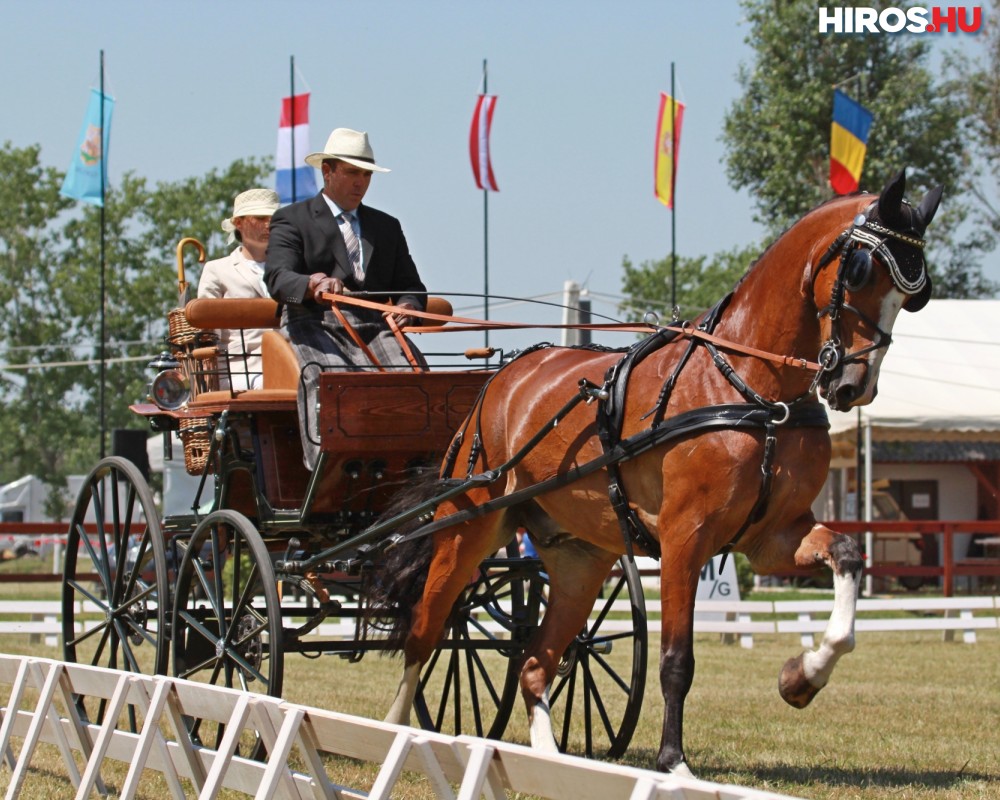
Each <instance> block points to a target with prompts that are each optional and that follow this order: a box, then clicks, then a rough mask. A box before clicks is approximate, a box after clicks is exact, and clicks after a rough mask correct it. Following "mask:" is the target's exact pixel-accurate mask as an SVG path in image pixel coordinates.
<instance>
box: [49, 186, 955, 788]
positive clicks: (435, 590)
mask: <svg viewBox="0 0 1000 800" xmlns="http://www.w3.org/2000/svg"><path fill="white" fill-rule="evenodd" d="M904 190H905V177H904V175H903V174H902V173H900V174H899V175H898V176H896V177H895V178H894V179H893V180H892V181H890V182H889V184H888V185H887V186H886V188H885V189H884V190H883V192H882V194H881V195H880V196H878V197H874V196H872V195H864V194H859V195H853V196H849V197H841V198H836V199H834V200H831V201H829V202H827V203H825V204H823V205H821V206H819V207H817V208H816V209H814V210H813V211H811V212H809V213H808V214H807V215H806V216H805V217H803V218H802V220H800V221H799V222H797V223H796V224H795V225H793V226H792V227H791V228H790V229H789V230H788V231H786V232H785V233H784V234H783V235H782V236H781V237H780V238H779V239H778V240H776V241H775V242H774V244H772V245H771V246H770V247H769V248H768V250H767V251H766V252H765V253H764V254H763V255H762V256H761V257H760V259H759V260H758V261H757V262H756V263H755V265H754V266H753V267H752V268H751V269H750V270H749V271H748V272H747V274H746V275H745V276H744V278H743V279H741V281H740V282H739V283H738V284H737V286H736V287H735V288H734V290H733V291H732V292H731V293H730V294H729V295H728V296H727V297H726V298H724V299H723V300H722V301H720V303H719V304H717V305H716V306H715V307H714V308H712V309H711V310H709V311H708V312H706V313H705V314H704V315H702V316H701V317H700V318H699V319H697V320H695V321H694V322H692V323H682V324H678V325H671V326H664V327H659V326H650V328H649V331H650V335H649V336H647V337H646V338H645V339H643V340H642V341H640V342H639V343H637V344H636V345H634V346H632V347H629V348H627V349H622V350H617V351H616V350H608V349H601V348H592V349H580V348H556V347H539V348H531V349H529V350H528V351H526V352H524V353H522V354H520V355H519V356H518V357H517V358H514V359H512V360H510V361H509V362H508V363H506V364H504V365H503V366H502V367H500V368H496V369H492V370H491V369H478V368H477V369H466V370H459V371H454V372H443V373H440V374H439V373H436V372H413V373H406V372H402V373H401V372H398V371H397V372H386V373H377V374H375V373H353V374H336V373H332V374H325V375H324V376H323V379H322V384H321V389H320V403H319V406H320V408H319V410H318V413H319V422H320V428H321V433H320V438H321V449H322V453H321V457H320V461H319V462H318V463H317V466H316V468H315V470H313V471H312V472H311V473H309V472H306V471H304V470H303V468H302V467H301V450H300V444H299V438H298V425H297V422H298V420H297V418H296V416H295V401H294V398H295V393H296V387H297V380H298V369H297V366H296V362H295V361H294V359H292V360H289V358H290V354H288V353H287V352H285V351H282V349H281V347H282V345H283V344H284V342H283V340H282V339H281V337H280V336H277V335H276V334H275V335H273V337H272V336H265V341H264V345H263V350H262V358H263V362H264V366H263V388H262V389H260V390H248V391H245V392H240V393H233V392H231V391H221V390H216V389H214V387H213V386H211V385H209V382H208V379H207V373H206V369H205V367H204V364H205V363H206V362H211V360H212V354H211V353H210V352H206V351H205V350H204V349H203V348H202V347H201V344H202V343H201V342H200V341H199V339H198V334H197V331H201V330H204V329H213V328H222V327H230V328H231V327H237V326H239V325H250V324H251V320H252V324H253V325H254V326H256V327H266V326H267V325H273V319H274V318H273V313H274V310H273V307H270V308H269V310H268V311H267V312H266V313H265V315H264V318H255V317H253V315H252V314H251V310H250V309H243V310H242V311H241V312H240V314H241V316H240V320H242V321H237V320H235V319H233V318H230V317H226V316H225V315H220V314H221V306H220V307H216V306H215V305H209V304H206V305H205V306H204V307H202V306H200V305H198V304H196V303H192V304H189V305H188V306H187V307H186V308H185V313H186V325H187V326H190V327H191V328H192V329H193V331H194V333H195V335H194V337H193V338H192V339H191V340H190V341H186V340H185V341H182V337H181V336H174V337H172V338H173V340H174V342H175V348H176V352H177V353H178V358H179V359H180V360H182V361H183V362H184V363H185V365H186V369H187V370H188V371H187V374H186V378H187V379H188V380H189V381H190V382H191V384H192V387H193V388H195V389H196V391H193V392H192V395H191V397H190V398H189V399H188V400H187V401H186V402H184V397H183V396H182V395H178V394H177V391H176V390H177V388H178V387H179V386H180V387H182V385H183V383H184V378H185V376H176V375H175V376H173V377H171V376H169V375H168V376H166V377H165V378H164V379H163V380H161V381H160V382H159V383H155V384H154V387H153V395H154V397H159V398H160V405H159V406H157V405H147V406H137V407H135V410H136V411H137V412H138V413H140V414H143V415H144V416H147V417H148V418H149V420H150V422H151V424H152V425H153V427H154V428H156V429H163V430H173V429H178V430H179V431H180V433H181V434H182V436H185V437H187V441H188V443H187V444H186V445H185V456H186V457H189V458H190V460H191V461H192V462H198V463H199V464H200V465H201V467H200V468H201V472H202V474H203V475H205V476H207V475H208V474H210V473H211V474H213V475H215V477H216V484H215V489H214V492H213V494H212V496H211V497H210V498H205V497H200V496H199V498H198V499H196V501H195V503H194V505H193V507H192V509H191V511H190V513H185V514H180V515H175V514H171V515H169V516H167V517H166V518H164V519H162V520H161V519H160V517H159V515H158V512H157V509H156V505H155V502H154V499H153V495H152V493H151V492H150V490H149V488H148V487H147V486H146V484H145V482H144V481H143V480H142V479H141V478H140V477H139V475H138V472H137V471H136V470H135V469H134V468H133V467H132V466H131V465H130V464H129V463H128V462H125V461H122V460H120V459H116V458H112V459H106V460H104V461H102V462H101V463H100V464H99V465H98V466H97V468H95V470H94V472H93V473H92V474H91V477H90V479H89V481H88V483H87V485H86V486H85V487H84V489H83V491H82V493H81V496H80V499H79V502H78V504H77V508H76V511H75V513H74V516H73V520H72V525H71V528H70V540H69V543H68V548H67V561H66V577H65V582H64V615H63V617H64V625H65V634H66V657H67V659H68V660H71V661H88V662H90V663H95V664H102V665H105V666H111V667H118V668H125V669H131V670H135V671H143V672H146V671H156V672H163V671H166V670H167V669H168V668H170V669H172V671H173V672H174V673H175V674H177V675H180V676H183V677H189V678H195V679H205V680H209V681H211V682H213V683H222V684H225V685H227V686H238V687H243V688H248V689H253V690H256V691H263V692H269V693H271V694H278V693H280V691H281V684H282V674H283V659H284V655H285V654H286V653H288V652H301V653H308V654H312V653H333V654H338V655H341V656H344V657H345V658H347V659H349V660H356V659H358V658H360V657H362V656H363V655H364V654H365V653H367V652H368V651H370V650H381V649H394V650H398V649H401V650H402V651H403V654H404V659H403V667H404V669H403V678H402V680H401V682H400V685H399V689H398V690H397V694H396V697H395V699H394V701H393V704H392V706H391V707H390V709H389V716H388V719H389V720H390V721H394V722H406V721H408V720H409V718H410V709H411V708H414V709H416V711H417V716H418V718H419V720H420V721H421V722H422V723H423V724H425V725H428V726H430V727H434V728H439V729H443V730H446V731H451V732H468V733H475V734H488V735H493V736H497V735H499V734H500V733H502V731H503V730H504V727H505V725H506V723H507V720H508V717H509V715H510V711H511V708H512V706H513V703H514V698H515V697H516V696H517V695H518V694H520V695H521V697H522V698H523V699H524V700H525V703H526V705H527V708H528V717H529V725H530V728H529V732H530V738H531V742H532V744H533V745H536V746H539V747H543V748H554V747H555V746H557V745H558V744H562V745H563V746H565V744H566V742H567V739H568V736H569V727H570V721H571V719H572V718H573V717H574V715H579V716H582V717H583V719H584V728H585V731H586V744H585V748H584V749H585V750H586V752H587V753H588V754H590V753H601V752H606V753H610V754H618V753H620V752H621V751H622V750H623V749H624V748H625V746H626V745H627V744H628V741H629V739H630V737H631V734H632V731H633V729H634V727H635V724H636V720H637V717H638V713H639V706H640V703H641V697H642V692H643V685H644V682H645V665H646V621H645V612H644V604H643V597H642V588H641V585H640V583H639V580H638V576H637V574H636V570H635V568H634V564H633V562H632V558H631V556H632V554H633V552H634V551H639V552H642V553H645V554H649V555H660V556H661V561H660V563H661V566H660V578H661V593H660V595H661V596H660V603H661V609H662V614H661V645H660V662H659V678H660V686H661V689H662V692H663V697H664V701H665V702H664V704H665V708H664V723H663V736H662V740H661V743H660V750H659V754H658V756H657V766H658V767H659V768H660V769H663V770H671V771H674V772H679V773H687V772H688V768H687V765H686V761H685V756H684V750H683V741H682V739H683V737H682V719H683V707H684V701H685V698H686V695H687V692H688V690H689V689H690V686H691V682H692V680H693V676H694V648H693V640H694V636H693V628H694V623H693V620H694V600H695V592H696V587H697V582H698V575H699V573H700V571H701V568H702V566H703V565H704V564H705V563H707V561H708V560H709V559H710V558H711V557H712V556H713V555H715V554H717V553H720V552H722V553H728V552H731V551H734V552H741V553H743V554H745V555H746V556H747V557H748V559H749V561H750V564H751V566H752V567H753V568H754V570H755V571H757V572H758V573H760V574H768V573H781V572H787V571H790V570H792V569H798V568H817V569H818V568H822V567H825V568H829V569H831V570H832V571H833V586H834V594H835V601H834V610H833V613H832V614H831V616H830V620H829V622H828V625H827V629H826V632H825V634H824V636H823V639H822V641H821V643H820V645H819V646H818V647H817V648H816V649H815V650H811V651H807V652H805V653H802V654H800V655H799V656H797V657H794V658H791V659H789V660H788V661H787V662H786V663H785V665H784V666H783V668H782V670H781V673H780V677H779V692H780V694H781V696H782V698H783V699H784V700H785V701H786V702H788V703H789V704H791V705H793V706H795V707H798V708H802V707H804V706H806V705H808V704H809V703H810V701H811V700H812V699H813V698H814V697H815V696H816V694H817V693H818V692H819V690H820V689H822V688H823V686H825V685H826V683H827V681H828V680H829V677H830V675H831V673H832V671H833V669H834V667H835V665H836V663H837V661H838V660H839V658H840V657H841V656H842V655H844V654H845V653H848V652H850V650H851V649H853V647H854V617H855V601H856V598H857V595H858V589H859V582H860V576H861V569H862V563H863V562H862V557H861V553H860V550H859V548H858V544H857V542H856V541H855V540H853V539H851V538H850V537H849V536H845V535H843V534H838V533H836V532H834V531H831V530H830V529H828V528H826V527H825V526H824V525H822V524H820V523H818V522H817V521H816V519H815V517H814V515H813V513H812V510H811V504H812V502H813V500H814V498H815V497H816V495H817V494H818V492H819V491H820V489H821V487H822V486H823V483H824V481H825V480H826V477H827V472H828V467H829V457H830V439H829V435H828V433H827V428H828V423H827V415H826V410H825V408H824V407H823V406H822V405H821V404H820V403H819V401H818V399H817V395H818V394H819V395H822V396H824V397H825V398H826V400H827V402H828V404H829V405H830V407H832V408H833V409H835V410H847V409H850V408H852V407H854V406H858V405H863V404H865V403H869V402H871V401H872V399H873V398H874V396H875V392H876V388H877V387H876V384H877V380H878V372H879V368H880V366H881V362H882V358H883V356H884V355H885V351H886V349H887V348H888V346H889V344H890V342H891V339H892V337H891V332H892V326H893V323H894V321H895V319H896V316H897V314H898V313H899V312H900V310H901V309H906V310H908V311H917V310H919V309H920V308H921V307H922V306H923V305H924V304H925V303H926V302H927V300H928V298H929V297H930V291H931V284H930V278H929V275H928V271H927V267H926V263H925V260H924V240H923V234H924V231H925V229H926V227H927V225H928V224H929V223H930V221H931V219H932V218H933V216H934V214H935V211H936V210H937V206H938V203H939V201H940V197H941V192H940V189H937V190H932V191H930V192H928V193H927V194H926V195H925V196H924V198H923V199H922V200H921V202H920V203H919V204H918V205H916V206H911V205H909V204H908V203H906V202H905V201H904V199H903V194H904ZM358 302H365V301H358ZM268 314H270V316H269V317H268V316H267V315H268ZM425 316H426V315H425ZM430 316H431V318H435V315H433V314H432V315H430ZM184 335H187V336H189V337H190V332H188V331H185V333H184ZM209 371H210V370H209ZM168 372H169V370H168ZM196 456H197V458H196ZM202 458H203V459H204V461H203V462H202V461H201V459H202ZM438 464H440V468H439V469H438V470H437V474H438V479H437V480H436V482H434V483H432V484H429V485H426V486H421V487H418V488H420V489H421V491H419V492H415V493H413V494H411V495H409V496H408V497H409V499H407V500H406V501H405V502H404V503H403V510H402V511H400V510H399V509H398V508H397V509H392V510H391V509H389V507H388V503H389V498H390V496H392V495H394V494H395V492H394V489H396V488H399V487H401V486H403V485H409V484H411V483H414V482H415V479H414V477H413V474H414V471H415V470H416V469H417V468H418V467H420V466H424V465H431V466H435V467H436V466H437V465H438ZM463 476H464V477H463ZM380 512H385V513H386V518H385V519H380V518H379V515H380ZM91 514H93V516H94V517H96V518H97V520H98V535H97V536H96V537H91V536H88V535H87V533H86V528H85V520H86V519H87V518H88V516H89V515H91ZM519 528H526V529H528V530H530V531H531V534H532V538H533V539H534V540H535V541H536V543H537V547H538V551H539V555H540V559H523V558H519V557H518V556H517V554H516V551H515V550H514V549H513V548H512V545H511V542H512V540H513V539H514V536H515V534H516V533H517V531H518V529H519ZM131 544H134V545H135V546H134V547H132V549H133V550H134V551H135V556H134V557H133V558H132V559H131V560H130V559H126V560H125V568H124V569H122V568H120V565H121V563H122V561H121V557H120V554H121V553H123V552H126V551H127V550H129V548H130V545H131ZM501 551H502V553H503V554H502V555H498V553H500V552H501ZM623 553H624V554H625V556H624V557H623V556H622V554H623ZM81 557H89V562H90V563H88V564H86V565H83V563H82V561H83V559H82V558H81ZM90 569H94V570H96V571H97V572H98V573H99V574H100V576H101V584H102V587H101V589H102V591H103V593H104V595H106V599H104V598H102V597H101V593H100V592H97V591H95V590H94V589H93V588H92V587H91V586H89V585H88V584H87V583H86V582H85V581H84V580H82V579H81V578H79V577H78V574H79V573H82V572H84V571H85V570H90ZM609 577H610V580H609ZM290 588H294V590H295V592H296V593H297V594H301V595H303V596H304V597H305V598H306V600H307V602H306V603H304V606H305V609H303V608H302V607H301V605H296V604H293V603H291V602H290V601H288V600H287V598H288V596H289V594H290ZM595 599H596V604H595ZM79 600H84V601H87V602H89V603H96V604H97V605H98V607H99V609H100V615H101V616H100V619H99V620H98V621H97V622H98V624H97V625H96V627H93V626H92V623H93V620H92V619H84V620H81V623H82V624H81V625H79V626H78V625H77V624H76V622H77V618H76V614H77V610H76V609H77V607H78V604H77V601H79ZM293 606H294V607H293ZM80 607H81V608H82V607H83V604H80ZM334 618H337V619H341V620H347V621H349V622H350V621H353V622H354V627H353V630H352V635H349V636H347V637H330V638H328V637H324V636H322V635H321V634H322V632H323V627H324V622H325V620H327V619H334ZM365 619H367V620H369V621H371V625H368V626H366V625H364V624H363V620H365ZM88 623H91V624H88ZM81 629H82V630H81ZM381 634H384V637H383V636H382V635H381ZM442 637H443V641H442ZM518 690H520V691H518ZM101 711H102V709H100V708H98V709H94V710H93V713H101ZM560 716H561V717H562V719H561V720H560V719H559V717H560ZM191 725H192V730H194V731H197V732H198V735H203V732H201V731H198V723H197V721H191Z"/></svg>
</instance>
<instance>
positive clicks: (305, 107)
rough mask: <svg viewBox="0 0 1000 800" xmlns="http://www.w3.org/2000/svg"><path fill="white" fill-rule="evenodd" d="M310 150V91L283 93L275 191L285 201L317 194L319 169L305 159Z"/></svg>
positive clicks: (292, 201)
mask: <svg viewBox="0 0 1000 800" xmlns="http://www.w3.org/2000/svg"><path fill="white" fill-rule="evenodd" d="M293 101H294V102H293ZM293 143H294V151H295V157H294V159H295V163H294V164H293V163H292V150H293V147H292V146H293ZM309 152H310V151H309V93H308V92H306V93H304V94H297V95H295V96H294V97H283V98H281V122H280V123H279V126H278V154H277V157H276V158H275V181H274V183H275V187H274V188H275V191H276V192H277V193H278V196H279V197H280V198H281V202H282V203H294V202H295V201H296V200H304V199H306V198H308V197H312V196H313V195H314V194H316V191H317V189H316V173H315V171H314V170H313V168H312V167H310V166H309V165H308V164H306V163H305V160H304V159H305V157H306V156H307V155H308V154H309ZM293 176H294V181H293V179H292V178H293ZM293 184H294V186H293Z"/></svg>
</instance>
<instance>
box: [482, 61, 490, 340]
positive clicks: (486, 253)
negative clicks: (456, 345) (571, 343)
mask: <svg viewBox="0 0 1000 800" xmlns="http://www.w3.org/2000/svg"><path fill="white" fill-rule="evenodd" d="M483 94H484V95H485V94H486V59H485V58H484V59H483ZM488 186H489V179H488V176H486V175H484V176H483V319H489V318H490V250H489V229H490V215H489V202H488V200H487V198H488V197H489V194H490V192H489V189H488V188H487V187H488ZM483 337H484V339H485V346H486V347H487V349H488V348H489V346H490V331H489V328H487V329H486V330H485V331H483Z"/></svg>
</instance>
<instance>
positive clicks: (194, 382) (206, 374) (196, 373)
mask: <svg viewBox="0 0 1000 800" xmlns="http://www.w3.org/2000/svg"><path fill="white" fill-rule="evenodd" d="M179 360H180V362H181V364H182V365H183V367H184V372H185V374H186V375H187V376H188V380H189V381H190V383H191V399H192V400H196V399H197V398H198V395H199V394H201V393H202V392H214V391H217V390H218V389H219V350H218V348H217V347H196V348H192V349H191V350H190V352H188V353H184V354H183V355H181V357H180V359H179Z"/></svg>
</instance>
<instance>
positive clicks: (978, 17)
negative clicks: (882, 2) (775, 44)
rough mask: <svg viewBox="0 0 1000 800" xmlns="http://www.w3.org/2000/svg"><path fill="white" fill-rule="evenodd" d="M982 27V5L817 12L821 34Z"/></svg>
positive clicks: (966, 30)
mask: <svg viewBox="0 0 1000 800" xmlns="http://www.w3.org/2000/svg"><path fill="white" fill-rule="evenodd" d="M982 24H983V9H982V7H981V6H973V7H971V8H965V7H964V6H931V7H930V8H927V7H924V6H914V7H913V8H884V9H882V10H881V11H879V10H878V9H877V8H868V7H864V6H859V7H855V8H825V7H824V8H820V9H819V32H820V33H902V32H904V31H905V32H906V33H976V32H978V31H979V29H980V28H981V27H982Z"/></svg>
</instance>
